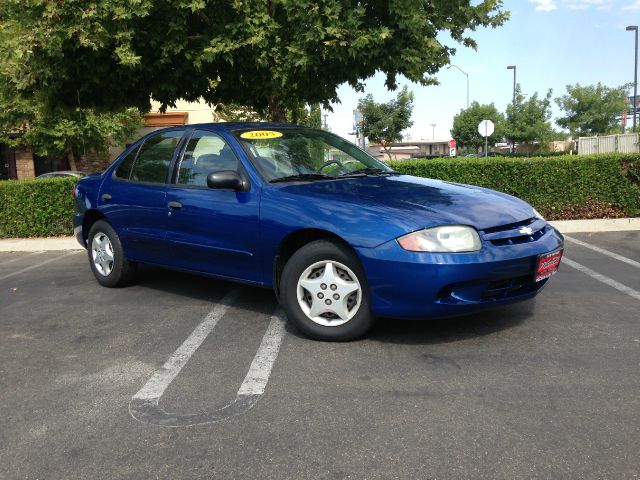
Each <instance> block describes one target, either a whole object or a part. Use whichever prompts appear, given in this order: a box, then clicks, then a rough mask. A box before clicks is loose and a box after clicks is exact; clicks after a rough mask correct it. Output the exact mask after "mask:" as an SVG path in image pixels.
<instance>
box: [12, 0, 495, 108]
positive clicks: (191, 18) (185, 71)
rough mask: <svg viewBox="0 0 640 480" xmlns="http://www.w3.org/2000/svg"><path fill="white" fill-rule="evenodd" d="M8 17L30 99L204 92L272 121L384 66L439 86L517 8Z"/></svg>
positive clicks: (148, 0) (329, 3)
mask: <svg viewBox="0 0 640 480" xmlns="http://www.w3.org/2000/svg"><path fill="white" fill-rule="evenodd" d="M0 15H1V16H0V22H1V25H0V32H1V33H0V57H1V58H2V59H3V62H2V65H1V66H0V70H1V71H2V73H3V74H4V75H5V76H6V77H7V78H8V79H9V81H10V82H11V83H12V84H13V85H14V86H15V88H17V89H18V90H20V91H21V92H23V94H24V95H25V96H27V97H28V96H29V95H33V94H34V93H37V92H40V93H41V94H42V95H43V96H44V97H46V99H47V100H48V102H52V103H57V102H66V103H67V104H68V105H73V104H74V103H75V99H76V97H77V95H78V94H79V95H80V97H81V98H82V99H83V101H84V102H85V105H87V106H89V107H95V108H99V109H108V110H112V111H114V110H119V109H121V108H124V107H128V106H136V107H138V108H140V109H141V110H142V111H147V110H148V109H149V108H150V107H149V100H150V98H153V99H155V100H157V101H159V102H160V103H161V104H162V105H163V106H172V105H173V104H174V102H175V101H177V100H178V99H184V100H187V101H196V100H198V99H199V98H200V97H202V98H204V100H205V101H206V102H208V103H209V104H211V105H216V104H218V103H222V104H232V103H236V104H239V105H245V106H247V107H249V108H251V109H253V110H255V111H257V112H260V111H263V110H265V109H266V110H267V111H268V112H269V116H270V118H271V119H273V120H284V119H285V117H286V112H285V109H290V110H291V109H293V108H295V107H296V105H300V104H301V103H302V104H310V105H311V104H317V103H327V102H330V101H337V100H338V95H337V87H338V86H339V85H341V84H343V83H345V82H347V83H349V84H350V85H351V86H353V87H355V88H357V89H360V91H362V88H363V87H362V84H361V81H362V80H363V79H366V78H368V77H370V76H372V75H373V74H374V73H376V72H378V71H380V72H383V73H384V74H386V85H387V87H388V88H390V89H394V88H396V78H397V76H398V75H403V76H404V77H406V78H408V79H409V80H411V81H414V82H417V83H419V84H422V85H429V84H435V83H436V82H437V80H436V78H435V74H436V73H437V72H438V70H439V69H440V68H441V67H442V66H444V65H446V64H448V63H449V60H450V57H451V55H452V54H454V53H455V46H456V45H458V44H462V45H464V46H467V47H475V46H476V43H475V41H474V40H473V39H472V38H471V37H470V36H469V31H470V30H471V31H474V30H476V29H477V28H479V27H483V26H488V27H498V26H500V25H501V24H503V23H504V22H505V21H506V19H507V18H508V14H507V13H506V12H504V11H502V1H501V0H481V1H477V0H474V1H472V0H449V1H442V0H438V1H430V2H425V1H423V0H389V1H384V2H382V1H377V2H344V1H341V0H323V1H316V0H247V1H243V0H232V1H221V0H173V1H154V0H135V1H134V0H65V1H60V0H29V1H25V0H2V13H1V14H0ZM445 39H451V40H450V44H445V43H443V42H444V41H445Z"/></svg>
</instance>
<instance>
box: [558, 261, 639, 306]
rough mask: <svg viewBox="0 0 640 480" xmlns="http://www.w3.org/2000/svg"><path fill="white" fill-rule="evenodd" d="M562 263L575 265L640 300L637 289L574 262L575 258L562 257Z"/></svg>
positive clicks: (591, 275) (578, 268)
mask: <svg viewBox="0 0 640 480" xmlns="http://www.w3.org/2000/svg"><path fill="white" fill-rule="evenodd" d="M562 263H564V264H566V265H569V266H570V267H573V268H575V269H577V270H580V271H581V272H582V273H586V274H587V275H589V276H590V277H592V278H595V279H596V280H598V281H600V282H602V283H606V284H607V285H609V286H610V287H613V288H615V289H616V290H619V291H621V292H622V293H626V294H627V295H629V296H630V297H633V298H635V299H636V300H640V292H638V291H637V290H634V289H633V288H631V287H627V286H626V285H623V284H622V283H620V282H617V281H615V280H614V279H613V278H609V277H605V276H604V275H602V274H601V273H598V272H596V271H594V270H591V269H590V268H589V267H585V266H584V265H582V264H580V263H578V262H574V261H573V260H570V259H568V258H567V257H564V258H563V259H562Z"/></svg>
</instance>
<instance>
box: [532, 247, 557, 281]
mask: <svg viewBox="0 0 640 480" xmlns="http://www.w3.org/2000/svg"><path fill="white" fill-rule="evenodd" d="M562 253H563V250H562V249H561V250H556V251H555V252H551V253H544V254H542V255H539V256H538V263H537V265H536V277H535V281H536V282H540V281H542V280H544V279H546V278H549V277H550V276H551V275H554V274H555V273H556V272H557V271H558V268H559V267H560V260H562Z"/></svg>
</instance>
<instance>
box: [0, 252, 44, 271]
mask: <svg viewBox="0 0 640 480" xmlns="http://www.w3.org/2000/svg"><path fill="white" fill-rule="evenodd" d="M42 253H44V251H42V252H32V253H29V254H28V255H20V256H19V257H16V258H12V259H11V260H7V261H6V262H0V267H2V266H4V265H9V264H10V263H14V262H17V261H18V260H22V259H23V258H29V257H33V256H34V255H40V254H42Z"/></svg>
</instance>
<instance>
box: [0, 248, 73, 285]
mask: <svg viewBox="0 0 640 480" xmlns="http://www.w3.org/2000/svg"><path fill="white" fill-rule="evenodd" d="M79 251H81V250H74V251H73V252H68V253H65V254H64V255H58V256H57V257H53V258H50V259H48V260H45V261H44V262H40V263H36V264H35V265H31V266H29V267H26V268H22V269H20V270H16V271H15V272H11V273H8V274H6V275H3V276H2V277H0V280H5V279H7V278H9V277H14V276H16V275H20V274H21V273H24V272H28V271H29V270H33V269H34V268H38V267H42V266H43V265H46V264H47V263H51V262H55V261H56V260H61V259H63V258H65V257H68V256H69V255H75V254H76V253H78V252H79Z"/></svg>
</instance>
